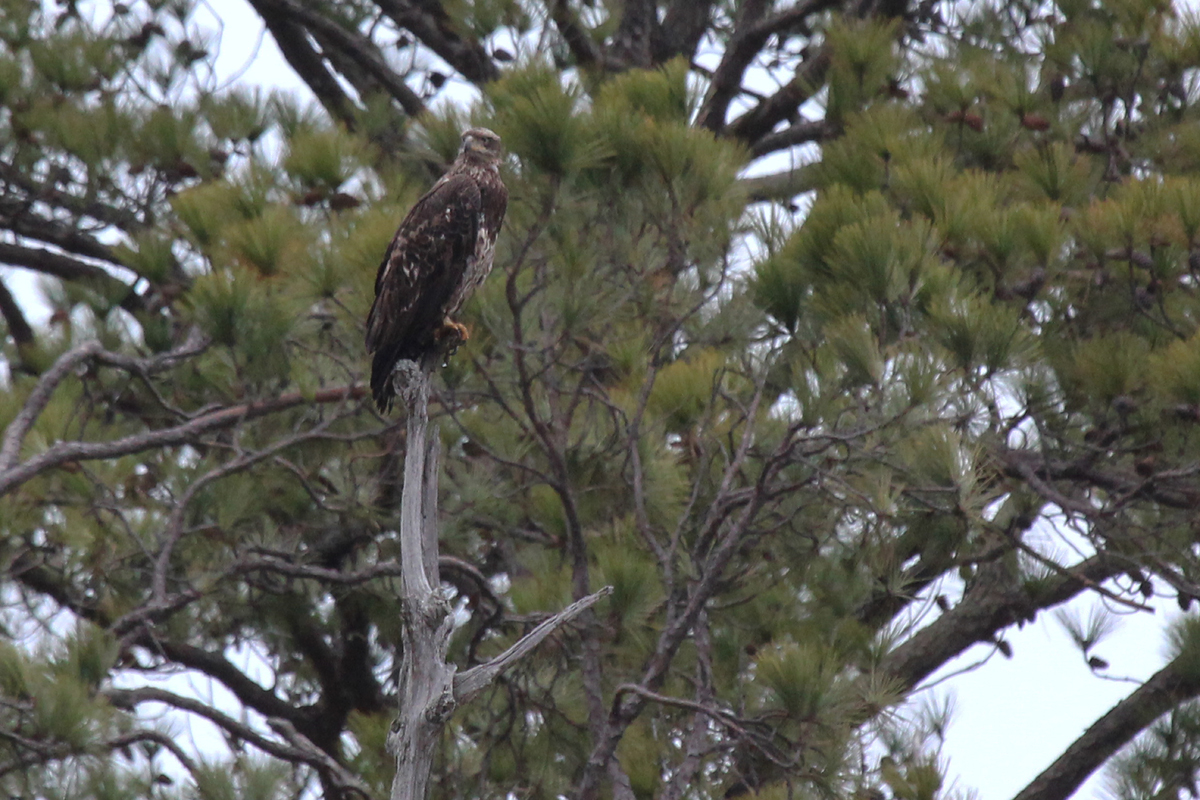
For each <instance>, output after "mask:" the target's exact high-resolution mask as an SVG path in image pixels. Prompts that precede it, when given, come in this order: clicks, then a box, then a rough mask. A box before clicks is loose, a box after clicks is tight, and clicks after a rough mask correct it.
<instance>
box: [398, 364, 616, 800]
mask: <svg viewBox="0 0 1200 800" xmlns="http://www.w3.org/2000/svg"><path fill="white" fill-rule="evenodd" d="M429 379H430V378H429V370H428V369H427V368H426V369H422V368H420V367H418V366H417V365H416V364H413V363H412V362H401V363H400V365H399V366H398V367H397V371H396V375H395V381H396V387H397V395H398V396H400V397H401V398H402V399H403V400H404V402H405V404H406V405H407V407H408V443H407V447H406V451H405V454H404V491H403V493H402V495H401V499H400V505H401V507H400V561H401V565H400V601H401V607H402V609H403V612H402V614H403V617H402V619H401V626H402V633H401V642H402V645H403V654H402V658H403V662H402V663H401V665H400V684H399V695H400V709H399V714H398V716H397V717H396V721H395V722H394V723H392V729H391V732H390V733H389V734H388V741H387V745H388V751H389V752H391V753H392V754H393V755H395V757H396V777H395V778H394V779H393V781H392V792H391V800H425V797H426V794H427V792H428V787H429V774H430V768H431V767H432V765H433V757H434V750H435V749H436V747H437V742H438V739H439V738H440V737H439V734H440V732H441V728H442V726H443V725H444V724H445V722H446V720H447V718H449V716H450V714H451V713H452V712H453V711H454V708H455V707H456V706H457V704H458V703H459V702H465V701H466V700H469V699H470V698H471V697H474V696H475V695H477V694H478V693H479V692H480V691H482V690H483V689H484V688H485V687H486V686H487V685H488V684H490V683H491V682H492V681H493V680H494V679H495V678H496V676H498V675H499V674H500V673H502V672H503V671H504V670H505V669H507V668H508V667H509V666H511V665H512V664H514V663H516V661H517V660H519V659H520V658H521V657H522V656H524V655H525V654H526V653H528V652H529V651H531V650H533V648H535V647H536V646H537V645H538V644H539V643H540V642H541V641H542V640H543V639H545V638H546V637H547V636H549V635H550V634H551V633H553V632H554V631H555V630H557V629H558V628H560V627H562V626H563V625H565V624H567V623H568V622H570V621H571V619H573V618H574V617H576V616H578V615H579V614H580V613H581V612H582V611H583V610H584V609H586V608H589V607H591V606H592V605H594V604H595V603H596V601H598V600H599V599H600V598H601V597H603V596H605V595H607V594H610V593H611V592H612V589H611V587H605V588H604V589H602V590H601V591H599V592H597V593H595V594H593V595H589V596H588V597H585V598H583V599H581V600H579V601H577V602H575V603H573V604H571V605H570V606H568V607H567V608H565V609H563V610H562V611H561V612H559V613H558V614H555V615H554V616H552V617H549V618H548V619H546V621H544V622H542V623H541V624H540V625H538V626H537V627H536V628H534V629H533V630H532V631H531V632H530V633H529V634H527V635H526V636H524V637H522V638H521V639H520V640H519V641H518V642H517V643H516V644H514V645H513V646H512V647H510V648H509V649H508V650H506V651H505V652H504V653H502V654H500V655H499V656H497V657H496V658H494V659H492V660H491V661H489V662H487V663H486V664H480V665H479V666H477V667H474V668H473V669H470V670H468V671H467V672H465V673H464V674H463V676H462V678H461V680H459V681H455V667H454V665H453V664H449V663H447V661H446V654H447V652H448V650H449V646H450V634H451V632H452V631H453V625H454V618H453V616H452V615H451V613H450V610H451V609H450V604H449V603H448V601H447V599H446V596H445V595H444V594H443V593H442V591H441V589H440V581H439V580H438V574H437V563H438V529H437V492H438V459H439V454H440V449H441V448H440V441H439V439H438V436H437V431H436V428H434V429H432V433H431V429H430V426H429Z"/></svg>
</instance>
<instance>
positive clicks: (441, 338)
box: [433, 317, 471, 355]
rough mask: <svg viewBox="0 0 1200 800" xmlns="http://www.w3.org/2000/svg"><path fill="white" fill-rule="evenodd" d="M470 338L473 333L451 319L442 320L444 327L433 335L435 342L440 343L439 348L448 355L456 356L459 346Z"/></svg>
mask: <svg viewBox="0 0 1200 800" xmlns="http://www.w3.org/2000/svg"><path fill="white" fill-rule="evenodd" d="M470 338H471V331H470V330H469V329H468V328H467V326H466V325H463V324H462V323H461V322H455V321H454V320H452V319H450V318H449V317H446V318H445V319H443V320H442V326H441V327H440V328H438V329H437V330H436V331H435V332H434V334H433V339H434V341H436V342H437V343H438V346H439V347H441V348H442V349H443V350H444V351H445V352H446V354H447V355H454V353H455V351H457V350H458V346H459V345H460V344H462V343H463V342H465V341H467V340H468V339H470Z"/></svg>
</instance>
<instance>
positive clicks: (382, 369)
mask: <svg viewBox="0 0 1200 800" xmlns="http://www.w3.org/2000/svg"><path fill="white" fill-rule="evenodd" d="M395 350H396V348H386V349H383V350H378V351H376V353H375V357H374V358H373V359H371V396H372V397H374V398H375V407H376V408H378V409H379V411H380V413H383V414H386V413H388V412H389V411H391V410H392V402H393V401H394V400H395V399H396V389H395V386H393V384H392V372H393V371H395V369H396V363H397V362H399V360H400V358H399V354H398V353H396V352H395Z"/></svg>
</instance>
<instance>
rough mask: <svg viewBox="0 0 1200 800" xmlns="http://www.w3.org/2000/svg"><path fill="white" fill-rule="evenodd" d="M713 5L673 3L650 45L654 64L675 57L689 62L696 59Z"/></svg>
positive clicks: (686, 0) (707, 0)
mask: <svg viewBox="0 0 1200 800" xmlns="http://www.w3.org/2000/svg"><path fill="white" fill-rule="evenodd" d="M713 4H714V3H713V0H673V2H672V3H671V5H670V6H669V7H668V8H667V12H666V14H665V15H664V16H663V22H662V25H660V26H659V28H658V36H657V37H656V40H655V41H654V43H653V44H654V48H655V53H654V60H655V62H656V63H660V64H661V63H662V62H664V61H667V60H668V59H671V58H674V57H675V56H684V57H686V58H687V59H688V60H689V61H691V60H692V58H693V57H695V55H696V49H697V48H698V47H699V46H700V40H701V39H703V38H704V34H705V32H706V31H707V30H708V24H709V21H710V20H711V19H712V8H713Z"/></svg>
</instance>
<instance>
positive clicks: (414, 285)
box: [367, 173, 482, 411]
mask: <svg viewBox="0 0 1200 800" xmlns="http://www.w3.org/2000/svg"><path fill="white" fill-rule="evenodd" d="M481 205H482V198H481V195H480V191H479V186H478V184H476V182H475V181H474V180H473V179H472V178H471V177H470V176H469V175H465V174H461V173H459V174H452V175H447V176H446V178H445V179H443V180H442V181H440V182H439V183H438V184H437V185H435V186H434V187H433V188H432V189H431V190H430V191H429V192H428V193H427V194H425V195H424V196H423V197H422V198H421V199H420V200H418V201H417V203H416V205H414V206H413V207H412V209H411V210H410V211H409V212H408V215H407V216H406V217H405V218H404V221H403V222H401V223H400V228H399V229H398V230H397V231H396V235H395V237H394V238H393V239H392V243H391V244H390V245H388V249H387V252H386V253H384V256H383V262H382V263H381V264H380V265H379V272H378V273H377V274H376V276H375V302H374V304H373V305H372V306H371V313H370V315H369V316H368V317H367V352H369V353H373V354H374V358H373V359H372V362H371V393H372V395H374V397H375V403H376V405H378V406H379V408H380V409H381V410H383V411H387V410H388V409H389V408H390V407H391V404H392V399H393V396H394V391H393V389H392V381H391V375H392V370H393V369H394V368H395V366H396V362H398V361H400V360H401V359H411V360H414V361H418V360H420V358H421V357H422V356H423V355H425V354H426V353H427V352H429V351H430V350H431V349H432V348H433V347H434V346H435V343H434V332H435V331H436V330H437V329H438V327H440V325H441V323H442V319H443V317H444V315H445V312H446V307H447V305H448V304H449V303H450V300H451V298H452V297H453V295H454V293H455V289H456V288H457V287H458V286H459V285H460V284H461V283H462V281H463V278H464V276H465V274H466V272H467V270H468V268H469V266H470V264H469V261H470V259H472V258H474V256H475V250H476V243H477V241H478V238H479V224H480V211H481Z"/></svg>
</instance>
